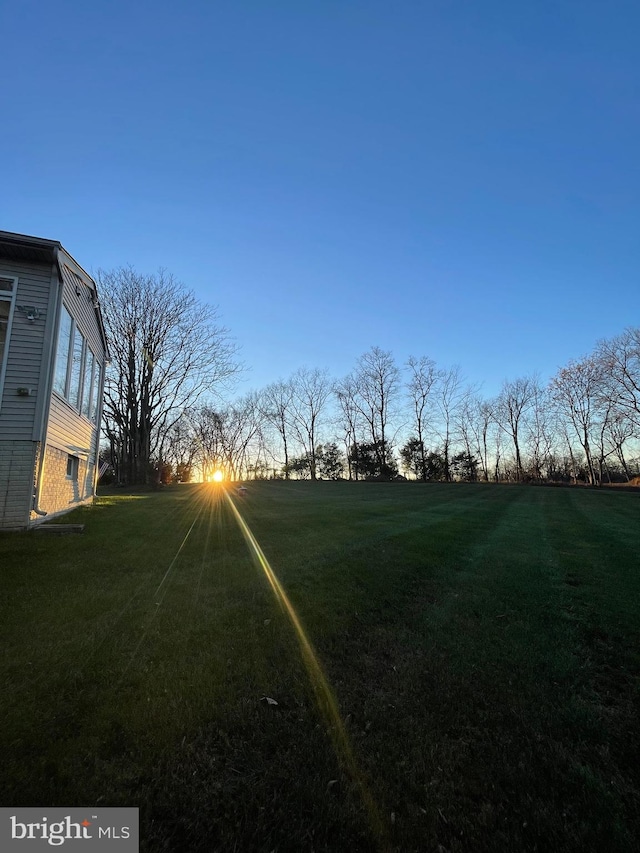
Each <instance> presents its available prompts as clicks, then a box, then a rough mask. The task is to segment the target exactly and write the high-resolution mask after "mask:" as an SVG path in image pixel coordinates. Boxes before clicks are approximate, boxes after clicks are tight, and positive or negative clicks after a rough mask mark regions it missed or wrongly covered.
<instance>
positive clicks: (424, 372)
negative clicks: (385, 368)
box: [407, 356, 438, 480]
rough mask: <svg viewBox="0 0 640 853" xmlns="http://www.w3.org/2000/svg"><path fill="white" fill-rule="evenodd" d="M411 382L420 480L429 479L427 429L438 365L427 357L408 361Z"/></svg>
mask: <svg viewBox="0 0 640 853" xmlns="http://www.w3.org/2000/svg"><path fill="white" fill-rule="evenodd" d="M407 368H408V369H409V381H408V383H407V389H408V391H409V400H410V406H411V414H412V429H413V430H415V436H416V438H417V440H418V445H417V447H418V454H419V463H420V464H419V470H420V479H422V480H426V479H427V454H428V451H427V446H426V444H427V429H428V421H429V414H430V409H431V403H432V396H433V389H434V386H435V385H436V382H437V380H438V372H437V369H436V363H435V361H433V360H432V359H430V358H427V357H426V356H422V357H421V358H415V357H414V356H410V357H409V360H408V361H407Z"/></svg>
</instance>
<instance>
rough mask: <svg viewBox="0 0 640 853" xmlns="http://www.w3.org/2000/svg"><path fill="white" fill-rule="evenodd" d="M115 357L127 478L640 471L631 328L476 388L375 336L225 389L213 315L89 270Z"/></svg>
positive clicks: (639, 362)
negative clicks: (332, 361) (541, 369)
mask: <svg viewBox="0 0 640 853" xmlns="http://www.w3.org/2000/svg"><path fill="white" fill-rule="evenodd" d="M99 284H100V291H101V296H102V301H103V305H104V310H105V318H106V324H107V330H108V333H109V341H110V349H111V357H112V362H111V366H110V369H109V372H108V375H107V382H106V396H105V406H104V415H105V417H104V425H103V429H104V433H105V436H106V440H107V445H108V446H107V447H106V449H105V454H106V457H107V459H108V461H109V462H110V464H111V466H112V470H113V472H114V476H115V477H116V479H117V480H118V481H120V482H123V483H141V482H149V481H150V480H153V479H162V480H164V481H167V482H168V481H171V480H173V481H183V482H186V481H189V480H191V479H202V478H204V479H206V478H208V477H210V476H211V475H212V474H213V472H214V471H217V470H219V471H222V472H223V473H224V474H225V476H226V477H228V478H230V479H232V480H241V479H251V478H283V479H311V480H315V479H341V478H346V479H349V480H363V479H364V480H370V479H384V480H389V479H395V478H399V477H406V478H410V479H417V480H422V481H430V480H431V481H445V482H451V481H455V480H468V481H473V480H483V481H486V482H489V481H515V482H522V481H532V480H533V481H563V482H574V483H576V482H584V483H589V484H593V485H598V484H602V483H604V482H609V481H620V480H623V481H624V480H626V481H628V480H630V479H632V478H633V477H634V476H637V475H638V474H639V473H640V329H638V328H629V329H627V330H625V331H623V332H622V333H621V334H620V335H618V336H616V337H614V338H611V339H609V340H603V341H600V342H599V343H597V345H596V346H595V348H594V350H593V352H592V353H590V354H589V355H587V356H585V357H583V358H581V359H577V360H573V361H570V362H569V363H568V364H567V365H566V366H564V367H562V368H561V369H559V370H558V372H557V373H556V375H555V376H554V377H552V379H551V381H550V382H548V383H542V382H541V381H540V379H539V377H538V376H537V375H535V374H531V375H528V376H522V377H518V378H515V379H509V380H505V381H504V382H503V384H502V388H501V390H500V392H499V394H498V395H496V396H494V397H491V398H486V397H484V396H483V395H482V393H481V391H480V390H479V389H478V388H477V387H474V386H472V385H469V384H468V383H467V382H466V381H465V378H464V376H463V374H462V371H461V369H460V367H458V366H453V367H443V366H440V365H438V364H436V362H435V361H434V360H433V359H431V358H430V357H428V356H426V355H422V356H415V357H411V358H409V359H408V361H407V362H406V363H405V364H402V365H401V364H398V363H397V362H396V360H395V358H394V356H393V354H392V353H391V352H388V351H385V350H383V349H381V348H380V347H377V346H373V347H371V348H370V349H369V350H368V351H367V352H365V353H363V354H362V355H361V356H360V358H359V359H357V361H356V363H355V365H354V366H353V368H352V370H351V371H350V372H349V373H348V374H346V375H345V376H342V377H338V378H335V377H332V376H330V375H329V373H328V372H327V371H326V370H322V369H319V368H309V367H301V368H299V369H298V370H296V371H295V372H294V373H292V374H291V375H290V376H289V377H286V378H282V379H278V380H277V381H274V382H272V383H270V384H268V385H267V386H266V387H264V388H261V389H258V390H254V391H251V392H249V393H247V394H245V395H242V396H240V397H236V398H231V397H230V388H231V386H230V384H229V383H230V381H231V380H233V378H234V377H235V376H236V375H237V374H238V371H239V370H240V365H239V364H238V362H237V352H236V349H235V347H234V345H233V343H232V341H231V339H230V336H229V333H228V331H227V330H226V329H225V328H224V327H222V326H220V325H219V324H218V318H217V313H216V311H215V310H214V309H212V308H211V307H209V306H206V305H203V304H202V303H201V302H199V301H198V300H197V299H196V297H195V296H194V294H193V293H192V292H191V291H188V290H187V289H186V288H185V287H184V286H183V285H180V284H179V283H177V282H176V281H175V280H174V279H173V278H172V277H171V276H170V275H167V274H166V273H164V272H161V273H159V274H158V275H156V276H141V275H139V274H138V273H136V272H135V271H134V270H133V269H131V268H124V269H120V270H116V271H113V272H111V273H101V274H100V276H99Z"/></svg>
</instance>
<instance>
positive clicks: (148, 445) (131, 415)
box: [98, 267, 238, 483]
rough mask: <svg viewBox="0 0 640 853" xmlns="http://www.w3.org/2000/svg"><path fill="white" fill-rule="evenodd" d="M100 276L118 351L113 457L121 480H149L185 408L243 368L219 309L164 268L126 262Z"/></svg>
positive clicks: (109, 396)
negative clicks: (150, 270)
mask: <svg viewBox="0 0 640 853" xmlns="http://www.w3.org/2000/svg"><path fill="white" fill-rule="evenodd" d="M98 281H99V285H100V293H101V298H102V303H103V309H104V310H103V314H104V317H105V324H106V327H107V333H108V335H109V348H110V351H111V357H112V360H111V365H110V367H109V370H108V372H107V377H106V380H107V381H106V391H105V404H104V414H105V424H106V426H105V429H106V433H107V436H108V438H109V439H110V442H111V446H112V448H114V452H115V453H116V455H117V458H116V459H113V460H112V461H113V462H114V463H115V466H116V467H117V470H118V474H119V477H120V479H121V480H123V481H125V482H127V483H144V482H147V481H148V479H149V476H150V470H151V463H152V459H153V458H154V457H156V459H157V461H158V462H161V460H162V449H163V443H164V440H165V438H166V436H167V432H168V430H169V429H170V428H171V426H172V425H173V424H174V423H175V422H176V421H177V420H178V419H179V418H180V416H181V415H182V412H183V410H184V409H185V408H187V407H189V406H193V405H194V404H195V403H196V402H197V401H198V400H199V399H200V397H201V396H202V395H203V394H204V393H205V392H206V393H207V394H210V395H211V394H214V393H215V392H216V390H217V389H219V388H220V386H221V384H222V383H223V382H224V381H225V380H227V379H229V378H230V377H231V376H233V374H234V373H235V372H236V371H237V370H238V365H237V364H236V362H235V359H234V356H235V347H234V346H233V345H232V343H231V342H230V339H229V335H228V332H227V330H226V329H224V328H223V327H222V326H220V325H218V322H217V321H218V315H217V311H216V309H215V308H213V307H211V306H209V305H204V304H202V303H201V302H200V301H199V300H198V299H197V298H196V296H195V294H194V293H193V292H192V291H190V290H187V288H186V287H185V286H184V285H182V284H180V283H179V282H178V281H176V280H175V279H174V278H173V276H172V275H170V274H168V273H166V272H165V271H163V270H160V271H159V272H158V273H157V274H156V275H151V276H148V275H142V274H140V273H138V272H136V271H135V270H134V269H133V268H131V267H121V268H119V269H116V270H112V271H110V272H104V271H101V272H100V273H99V274H98Z"/></svg>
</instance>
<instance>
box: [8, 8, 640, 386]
mask: <svg viewBox="0 0 640 853" xmlns="http://www.w3.org/2000/svg"><path fill="white" fill-rule="evenodd" d="M0 32H2V34H3V38H2V42H3V65H4V68H5V72H4V75H3V76H4V83H3V85H2V86H1V87H0V106H1V109H2V115H3V119H4V120H3V132H2V133H1V134H0V228H3V229H5V230H9V231H18V232H22V233H27V234H34V235H37V236H42V237H49V238H53V239H58V240H60V241H61V242H62V243H63V245H64V246H65V247H66V248H67V249H68V250H69V251H70V252H71V253H72V254H73V255H74V256H75V257H76V258H77V260H78V261H79V262H80V263H81V264H82V265H83V266H84V267H85V268H86V269H88V270H89V271H94V272H95V271H96V270H97V269H98V268H107V269H108V268H111V267H114V266H118V265H120V264H132V265H133V266H135V267H136V268H137V269H138V270H140V271H142V272H152V271H154V270H156V269H157V268H158V267H160V266H162V267H165V268H167V269H168V270H170V271H171V272H172V273H173V274H174V275H175V276H176V277H177V278H179V279H180V280H182V281H183V282H184V283H185V284H187V285H188V286H189V287H191V288H193V289H194V290H195V291H196V293H197V294H198V296H199V297H200V298H201V299H203V300H205V301H207V302H210V303H213V304H215V305H218V306H219V309H220V312H221V315H222V319H223V322H224V323H225V325H227V326H228V328H229V329H230V331H231V333H232V334H233V336H234V337H235V338H236V340H237V342H238V344H239V345H240V346H241V347H242V357H243V358H244V360H245V362H246V363H247V364H248V365H249V366H250V367H251V368H252V369H251V371H250V372H249V373H248V374H247V378H246V381H245V383H244V385H243V386H242V388H245V389H246V388H248V387H256V388H258V387H261V386H262V385H264V384H266V383H267V382H269V381H271V380H273V379H276V378H278V377H284V376H286V375H288V374H289V373H291V372H293V371H294V370H295V369H296V368H298V367H300V366H302V365H307V366H310V367H326V368H328V369H329V370H330V372H331V373H332V374H333V375H334V376H336V377H337V376H341V375H343V374H345V373H346V372H348V371H349V370H350V369H351V367H352V366H353V364H354V362H355V359H356V358H357V357H358V356H359V355H360V354H361V353H362V352H364V351H365V350H367V349H369V347H370V346H372V345H377V346H380V347H382V348H383V349H389V350H392V351H393V353H394V354H395V356H396V358H397V360H398V361H399V362H403V361H404V360H406V358H407V357H408V356H409V355H411V354H413V355H416V356H420V355H429V356H430V357H432V358H434V359H435V360H436V362H437V363H438V364H439V365H441V366H450V365H452V364H459V365H460V366H461V368H462V371H463V373H464V374H465V375H466V377H467V378H468V379H469V381H472V382H476V383H483V392H484V393H485V394H487V396H489V395H492V394H493V393H496V392H497V390H498V389H499V386H500V384H501V382H502V380H503V379H506V378H515V377H517V376H520V375H524V374H530V373H532V372H536V371H537V372H539V373H540V374H541V376H542V378H543V379H547V378H549V377H550V376H551V375H552V374H553V373H554V371H555V370H556V369H557V368H558V367H560V366H562V365H563V364H564V363H566V361H567V360H568V359H570V358H572V357H579V356H581V355H583V354H585V353H586V352H588V351H589V350H591V348H592V347H593V345H594V344H595V342H596V340H597V339H598V338H600V337H610V336H612V335H614V334H617V333H618V332H620V331H622V329H623V328H624V327H625V326H629V325H638V324H639V323H640V320H639V317H640V281H639V274H638V271H639V269H640V239H639V236H640V227H639V226H640V166H639V163H640V158H639V156H638V152H639V151H640V112H639V103H640V99H639V97H638V96H639V94H640V53H639V51H638V47H637V34H638V32H640V6H639V5H638V4H637V3H636V2H628V3H626V2H613V3H605V2H598V3H595V2H589V0H584V1H583V2H562V0H560V2H554V3H551V2H545V0H540V2H536V3H528V4H524V3H513V2H492V0H485V1H484V2H481V3H477V2H470V0H469V2H455V0H448V2H444V0H443V2H402V0H399V2H397V3H390V2H376V0H371V2H359V0H353V2H349V0H342V2H337V0H335V1H334V0H315V2H314V0H310V2H302V0H297V2H293V0H291V2H278V0H273V2H266V0H263V2H253V1H252V2H241V0H236V2H215V0H210V2H189V0H186V1H185V2H184V3H181V4H178V3H175V2H172V3H166V2H163V0H155V2H153V3H151V2H147V0H142V2H136V3H132V2H127V3H123V2H120V0H112V2H109V3H104V2H92V3H86V2H82V3H80V2H75V0H73V2H70V1H69V0H68V2H64V0H61V1H60V0H59V2H56V3H42V2H33V0H22V2H20V3H17V2H14V3H11V2H7V3H5V4H3V5H2V6H0Z"/></svg>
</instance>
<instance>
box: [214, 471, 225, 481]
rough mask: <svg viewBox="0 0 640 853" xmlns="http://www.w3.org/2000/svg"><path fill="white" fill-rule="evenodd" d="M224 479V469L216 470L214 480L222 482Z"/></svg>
mask: <svg viewBox="0 0 640 853" xmlns="http://www.w3.org/2000/svg"><path fill="white" fill-rule="evenodd" d="M223 480H224V474H223V473H222V471H214V472H213V482H214V483H221V482H222V481H223Z"/></svg>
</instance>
